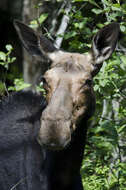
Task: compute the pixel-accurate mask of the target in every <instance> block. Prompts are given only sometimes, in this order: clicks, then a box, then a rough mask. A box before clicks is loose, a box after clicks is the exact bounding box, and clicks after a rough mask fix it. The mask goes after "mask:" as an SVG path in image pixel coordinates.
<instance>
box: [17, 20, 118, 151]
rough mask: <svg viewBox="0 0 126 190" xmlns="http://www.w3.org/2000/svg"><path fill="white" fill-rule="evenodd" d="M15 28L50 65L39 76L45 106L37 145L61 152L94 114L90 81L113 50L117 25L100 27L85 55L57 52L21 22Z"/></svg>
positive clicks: (25, 43)
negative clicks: (82, 124) (45, 100)
mask: <svg viewBox="0 0 126 190" xmlns="http://www.w3.org/2000/svg"><path fill="white" fill-rule="evenodd" d="M14 25H15V28H16V30H17V32H18V34H19V38H20V40H21V41H22V43H23V46H24V48H25V49H26V50H27V51H28V52H29V53H30V55H31V56H34V57H36V58H37V59H40V60H46V63H45V61H44V64H47V67H48V66H49V68H47V71H46V72H45V73H42V80H43V85H44V88H45V90H46V93H47V96H46V99H47V107H46V108H45V110H44V111H43V113H42V116H41V127H40V131H39V135H38V142H39V143H40V144H41V145H44V146H46V147H48V148H50V149H54V150H56V149H57V150H60V149H63V148H64V147H65V146H66V145H68V144H69V143H70V141H71V138H72V134H73V133H74V132H75V131H76V129H77V128H79V126H80V123H81V122H82V121H83V120H84V118H85V120H88V118H89V117H90V116H91V115H92V114H93V112H94V108H95V96H94V91H93V85H92V80H93V77H94V76H95V75H96V74H97V73H98V72H99V70H100V68H101V66H102V63H103V61H105V60H107V59H108V58H109V57H110V56H111V54H112V53H113V51H114V49H115V47H116V43H117V39H118V34H119V24H118V23H112V24H109V25H107V26H105V27H103V28H102V29H101V30H100V31H99V32H98V33H97V34H96V35H95V36H94V37H93V40H92V48H91V50H90V52H89V53H88V54H80V53H70V52H65V51H62V50H59V49H57V48H56V47H55V46H54V45H53V44H52V43H51V42H50V41H49V40H48V39H47V38H45V37H44V36H39V35H38V34H37V33H36V32H35V31H34V30H33V29H31V28H30V27H28V26H27V25H25V24H23V23H22V22H19V21H15V23H14ZM31 66H32V65H31ZM42 66H43V64H42ZM44 67H46V65H44Z"/></svg>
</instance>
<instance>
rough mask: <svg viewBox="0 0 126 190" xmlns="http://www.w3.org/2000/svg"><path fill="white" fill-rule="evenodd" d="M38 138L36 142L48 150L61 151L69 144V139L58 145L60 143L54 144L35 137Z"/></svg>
mask: <svg viewBox="0 0 126 190" xmlns="http://www.w3.org/2000/svg"><path fill="white" fill-rule="evenodd" d="M37 140H38V143H39V144H40V145H41V147H43V148H46V149H48V150H51V151H62V150H64V149H66V147H68V146H69V144H70V141H69V142H65V143H64V144H63V145H60V144H55V143H50V144H48V143H46V144H45V143H43V142H41V141H40V139H37Z"/></svg>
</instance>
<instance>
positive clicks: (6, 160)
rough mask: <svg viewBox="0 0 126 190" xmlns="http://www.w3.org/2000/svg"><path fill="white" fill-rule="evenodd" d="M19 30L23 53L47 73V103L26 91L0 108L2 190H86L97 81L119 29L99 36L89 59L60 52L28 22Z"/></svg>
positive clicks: (114, 27)
mask: <svg viewBox="0 0 126 190" xmlns="http://www.w3.org/2000/svg"><path fill="white" fill-rule="evenodd" d="M14 25H15V28H16V30H17V33H18V35H19V39H20V40H21V42H22V44H23V46H24V48H25V49H26V50H27V51H28V52H29V53H30V55H31V56H33V57H35V58H36V59H39V60H42V64H41V66H42V67H43V66H44V67H45V68H46V72H45V73H41V75H42V81H43V87H44V89H45V90H46V98H44V97H43V96H42V95H40V94H36V93H33V92H29V91H23V92H18V93H14V94H13V95H10V96H9V97H8V98H6V99H5V100H3V101H2V103H1V104H0V151H1V154H0V168H1V170H0V171H1V172H0V186H1V188H0V189H1V190H8V189H11V190H13V189H19V190H26V189H27V190H35V189H38V190H58V189H60V190H83V186H82V180H81V175H80V167H81V163H82V159H83V152H84V146H85V143H86V134H87V129H88V126H87V121H88V119H89V118H90V117H91V116H92V115H93V113H94V110H95V95H94V91H93V83H92V81H93V77H94V76H95V75H96V74H97V73H98V72H99V71H100V68H101V67H102V64H103V62H104V61H105V60H107V59H108V58H109V57H110V56H111V54H112V53H113V51H114V49H115V47H116V43H117V40H118V35H119V24H118V23H111V24H109V25H107V26H105V27H103V28H102V29H101V30H100V31H98V32H97V34H96V35H95V36H94V37H93V40H92V48H91V50H90V52H89V53H88V54H80V53H70V52H65V51H62V50H59V49H57V48H56V47H55V46H54V45H53V44H52V42H51V41H49V40H48V39H47V38H46V37H44V36H43V35H42V36H39V35H38V34H37V33H36V32H35V31H34V30H33V29H31V28H30V27H28V26H27V25H25V24H24V23H22V22H20V21H15V22H14ZM43 64H44V65H43ZM31 67H32V65H31Z"/></svg>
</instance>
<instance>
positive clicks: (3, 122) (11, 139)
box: [0, 92, 45, 190]
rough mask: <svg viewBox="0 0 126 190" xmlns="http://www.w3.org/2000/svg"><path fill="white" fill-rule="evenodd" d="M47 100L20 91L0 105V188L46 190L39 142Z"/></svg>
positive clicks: (9, 189) (6, 189) (4, 189)
mask: <svg viewBox="0 0 126 190" xmlns="http://www.w3.org/2000/svg"><path fill="white" fill-rule="evenodd" d="M44 106H45V103H44V99H43V98H42V97H41V96H39V95H35V94H32V93H31V92H20V93H16V94H14V95H13V96H9V97H7V98H6V99H5V100H3V101H2V102H1V103H0V189H1V190H15V189H19V190H35V189H40V190H43V187H42V186H41V184H42V172H41V166H42V162H43V156H42V152H41V147H40V145H39V144H38V143H37V141H36V137H37V134H38V130H39V128H40V121H39V117H40V115H41V113H42V110H43V108H44Z"/></svg>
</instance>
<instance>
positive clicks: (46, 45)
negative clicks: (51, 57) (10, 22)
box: [14, 20, 57, 57]
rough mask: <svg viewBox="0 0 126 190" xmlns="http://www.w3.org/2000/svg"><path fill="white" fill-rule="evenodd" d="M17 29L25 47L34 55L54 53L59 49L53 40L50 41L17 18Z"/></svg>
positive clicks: (15, 23) (15, 22) (15, 24)
mask: <svg viewBox="0 0 126 190" xmlns="http://www.w3.org/2000/svg"><path fill="white" fill-rule="evenodd" d="M14 26H15V29H16V31H17V33H18V35H19V38H20V40H21V42H22V44H23V46H24V48H25V49H26V50H27V51H28V52H29V53H30V54H31V55H32V56H42V57H43V56H44V55H46V54H47V53H52V52H54V51H56V50H57V49H56V48H55V47H54V46H53V44H52V43H51V41H49V40H48V39H47V38H45V37H44V36H41V37H40V36H39V35H38V34H36V32H35V31H34V30H33V29H31V28H30V27H28V26H27V25H25V24H24V23H22V22H20V21H17V20H15V21H14Z"/></svg>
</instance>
